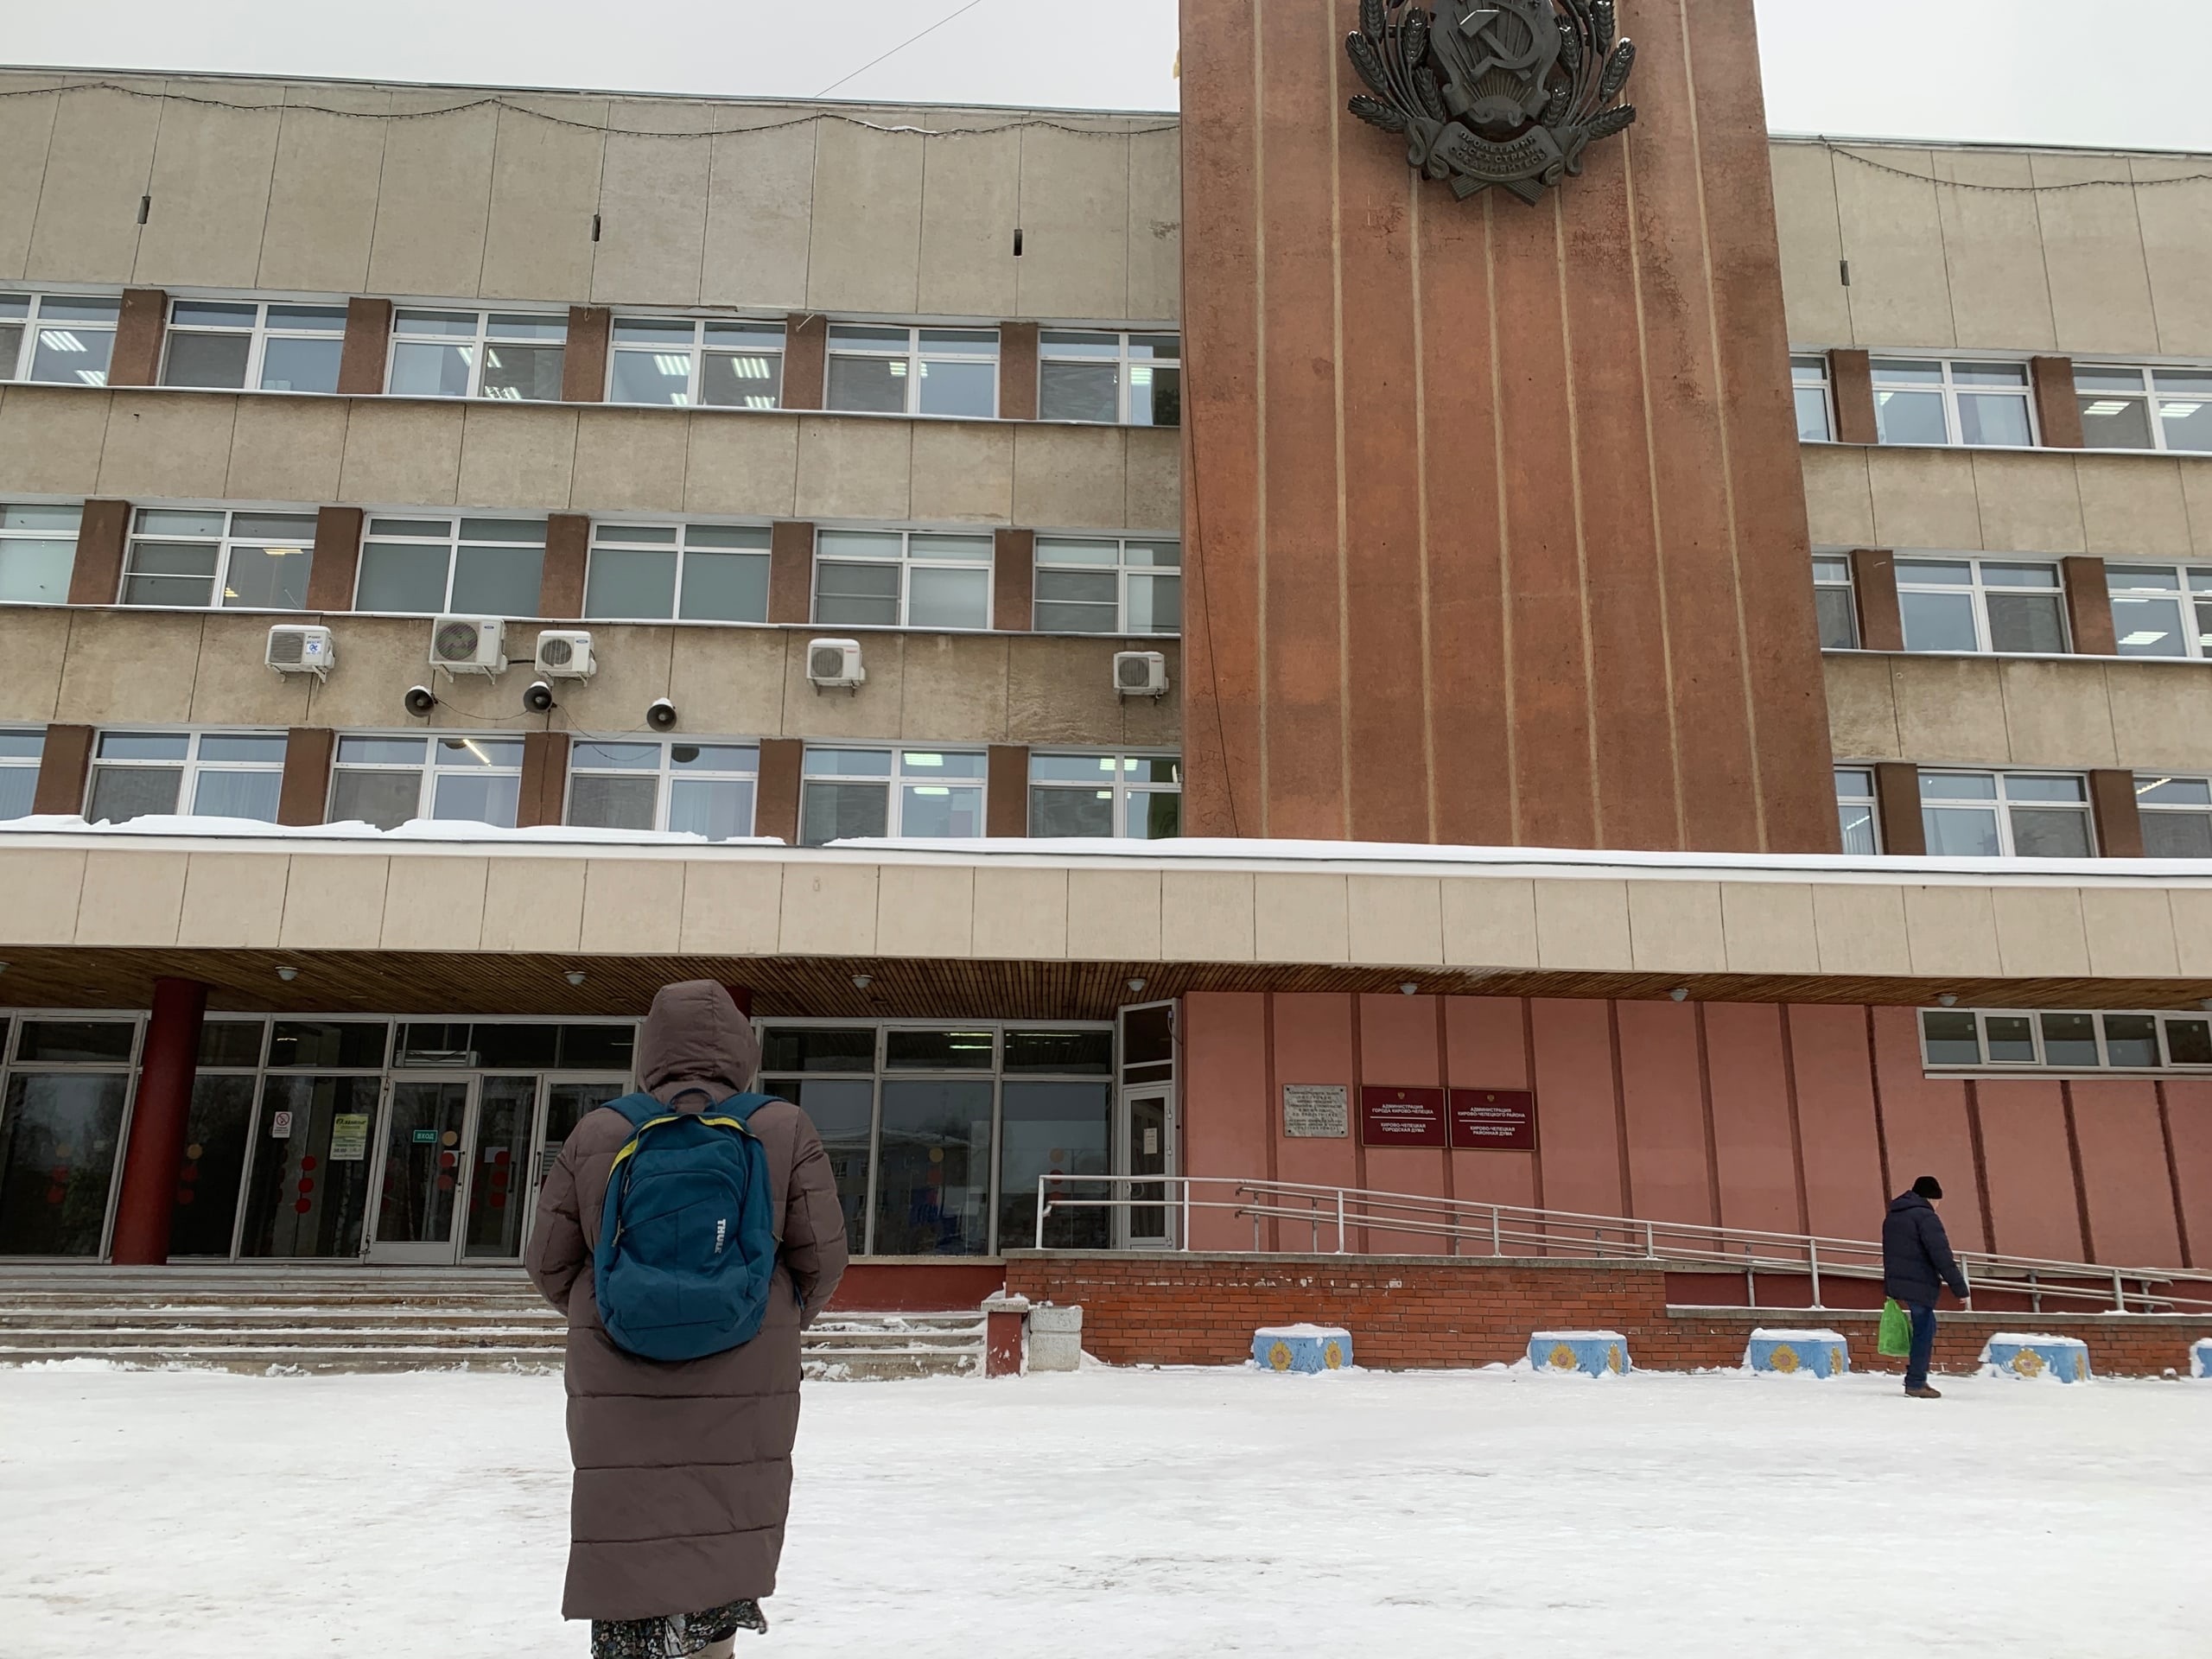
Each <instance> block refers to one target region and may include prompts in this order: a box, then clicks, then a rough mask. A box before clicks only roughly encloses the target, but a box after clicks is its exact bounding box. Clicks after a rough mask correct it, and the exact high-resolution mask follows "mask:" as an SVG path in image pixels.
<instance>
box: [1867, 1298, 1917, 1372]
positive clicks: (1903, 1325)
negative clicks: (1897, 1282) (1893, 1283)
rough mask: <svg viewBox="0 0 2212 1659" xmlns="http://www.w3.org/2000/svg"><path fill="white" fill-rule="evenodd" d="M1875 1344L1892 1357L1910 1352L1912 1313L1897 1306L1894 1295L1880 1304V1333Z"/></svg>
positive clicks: (1901, 1357)
mask: <svg viewBox="0 0 2212 1659" xmlns="http://www.w3.org/2000/svg"><path fill="white" fill-rule="evenodd" d="M1875 1346H1876V1348H1878V1350H1879V1351H1881V1352H1883V1353H1885V1354H1887V1355H1889V1356H1890V1357H1891V1358H1892V1359H1903V1358H1904V1357H1907V1356H1908V1355H1910V1353H1911V1352H1912V1315H1911V1314H1910V1313H1906V1312H1905V1311H1904V1309H1903V1308H1902V1307H1899V1306H1897V1298H1896V1297H1894V1296H1892V1297H1891V1298H1890V1299H1889V1300H1887V1301H1885V1302H1884V1303H1883V1304H1882V1334H1881V1336H1880V1338H1878V1340H1877V1342H1876V1343H1875Z"/></svg>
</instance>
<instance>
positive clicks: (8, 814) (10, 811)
mask: <svg viewBox="0 0 2212 1659" xmlns="http://www.w3.org/2000/svg"><path fill="white" fill-rule="evenodd" d="M36 804H38V768H37V767H36V766H0V823H9V822H10V821H12V820H14V819H16V818H28V817H30V816H31V809H32V808H33V807H34V806H35V805H36ZM5 1040H6V1038H5V1034H4V1032H0V1042H4V1041H5Z"/></svg>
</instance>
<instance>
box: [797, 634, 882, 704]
mask: <svg viewBox="0 0 2212 1659" xmlns="http://www.w3.org/2000/svg"><path fill="white" fill-rule="evenodd" d="M806 677H807V678H808V679H810V680H812V681H813V682H814V684H815V689H816V690H842V691H851V690H857V689H858V688H859V686H860V683H861V681H863V680H865V679H866V678H868V670H867V669H865V668H863V667H862V666H861V642H860V641H859V640H857V639H815V640H810V641H809V642H808V644H807V647H806Z"/></svg>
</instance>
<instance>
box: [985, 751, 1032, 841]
mask: <svg viewBox="0 0 2212 1659" xmlns="http://www.w3.org/2000/svg"><path fill="white" fill-rule="evenodd" d="M986 768H987V769H986V771H985V773H984V779H983V833H984V834H985V835H987V836H993V837H995V838H996V839H1000V840H1014V841H1019V840H1020V839H1022V838H1023V837H1024V836H1027V835H1028V833H1029V750H1028V748H1027V746H1026V745H1023V744H1020V743H994V744H992V745H991V747H990V758H989V760H988V762H987V763H986Z"/></svg>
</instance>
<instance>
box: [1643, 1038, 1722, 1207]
mask: <svg viewBox="0 0 2212 1659" xmlns="http://www.w3.org/2000/svg"><path fill="white" fill-rule="evenodd" d="M1618 1018H1619V1021H1620V1035H1621V1096H1622V1099H1623V1100H1624V1103H1625V1104H1626V1109H1627V1113H1628V1169H1629V1188H1630V1199H1631V1201H1632V1202H1631V1209H1630V1213H1631V1214H1633V1215H1637V1216H1641V1217H1647V1218H1649V1219H1650V1220H1653V1221H1688V1222H1695V1223H1698V1224H1700V1225H1705V1226H1711V1225H1712V1224H1714V1223H1716V1222H1718V1221H1719V1219H1720V1213H1719V1211H1718V1210H1717V1209H1716V1208H1715V1207H1714V1204H1713V1179H1712V1171H1711V1169H1710V1168H1709V1166H1707V1160H1706V1145H1705V1080H1704V1077H1703V1076H1702V1074H1701V1073H1700V1070H1699V1067H1698V1060H1697V1010H1696V1009H1695V1008H1693V1007H1689V1006H1688V1004H1686V1003H1676V1002H1623V1003H1622V1004H1620V1006H1619V1011H1618Z"/></svg>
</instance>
